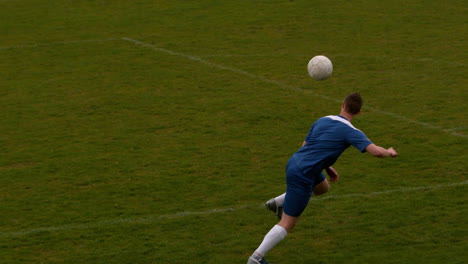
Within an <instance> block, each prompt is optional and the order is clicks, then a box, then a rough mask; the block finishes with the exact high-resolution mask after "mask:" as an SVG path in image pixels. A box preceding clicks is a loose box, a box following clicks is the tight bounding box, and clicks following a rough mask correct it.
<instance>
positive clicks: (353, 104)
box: [344, 93, 362, 115]
mask: <svg viewBox="0 0 468 264" xmlns="http://www.w3.org/2000/svg"><path fill="white" fill-rule="evenodd" d="M344 104H345V110H346V112H348V113H350V114H352V115H357V114H358V113H359V112H361V107H362V97H361V94H360V93H352V94H349V95H348V96H346V98H345V100H344Z"/></svg>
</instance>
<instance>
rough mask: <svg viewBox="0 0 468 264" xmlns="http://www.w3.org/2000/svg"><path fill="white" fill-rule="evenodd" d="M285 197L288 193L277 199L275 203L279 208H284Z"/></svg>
mask: <svg viewBox="0 0 468 264" xmlns="http://www.w3.org/2000/svg"><path fill="white" fill-rule="evenodd" d="M284 197H286V193H283V194H282V195H280V196H278V197H275V202H276V204H277V205H278V206H283V203H284Z"/></svg>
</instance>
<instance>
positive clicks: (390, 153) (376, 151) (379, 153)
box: [366, 144, 398, 158]
mask: <svg viewBox="0 0 468 264" xmlns="http://www.w3.org/2000/svg"><path fill="white" fill-rule="evenodd" d="M366 151H367V152H369V153H370V154H372V156H374V157H378V158H385V157H392V158H394V157H396V156H398V153H397V152H396V151H395V149H393V148H388V149H385V148H382V147H380V146H377V145H375V144H370V145H369V146H367V148H366Z"/></svg>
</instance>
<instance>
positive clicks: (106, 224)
mask: <svg viewBox="0 0 468 264" xmlns="http://www.w3.org/2000/svg"><path fill="white" fill-rule="evenodd" d="M466 184H468V180H465V181H463V182H456V183H448V184H438V185H430V186H418V187H404V188H399V189H393V190H387V191H380V192H371V193H351V194H341V195H328V196H323V197H313V198H312V200H319V201H322V200H331V199H342V198H361V197H375V196H380V195H386V194H392V193H406V192H414V191H421V190H427V191H431V190H437V189H442V188H449V187H456V186H463V185H466ZM263 206H264V205H263V204H250V205H242V206H237V207H228V208H219V209H211V210H206V211H197V212H191V211H184V212H179V213H174V214H166V215H160V216H148V217H143V218H116V219H108V220H101V221H96V222H89V223H84V224H69V225H61V226H49V227H39V228H33V229H25V230H20V231H15V232H2V233H0V237H21V236H26V235H30V234H34V233H40V232H60V231H70V230H84V229H92V228H101V227H106V228H107V227H109V226H113V225H119V224H152V223H157V222H159V221H161V220H164V219H176V218H183V217H187V216H194V215H212V214H219V213H227V212H233V211H239V210H242V209H247V208H261V207H263Z"/></svg>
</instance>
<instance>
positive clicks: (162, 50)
mask: <svg viewBox="0 0 468 264" xmlns="http://www.w3.org/2000/svg"><path fill="white" fill-rule="evenodd" d="M121 39H122V40H125V41H129V42H131V43H134V44H135V45H138V46H141V47H144V48H149V49H152V50H155V51H159V52H163V53H166V54H170V55H174V56H178V57H183V58H186V59H189V60H193V61H197V62H200V63H202V64H205V65H208V66H211V67H213V68H218V69H221V70H227V71H231V72H234V73H238V74H241V75H245V76H247V77H250V78H253V79H257V80H261V81H263V82H266V83H271V84H274V85H276V86H279V87H281V88H286V89H289V90H293V91H297V92H307V93H310V94H312V95H313V96H315V97H319V98H322V99H325V100H328V101H332V102H336V103H341V100H338V99H335V98H332V97H329V96H324V95H321V94H318V93H317V92H315V91H314V92H311V91H307V90H304V89H301V88H297V87H294V86H291V85H287V84H284V83H282V82H278V81H274V80H270V79H267V78H264V77H261V76H258V75H255V74H252V73H250V72H246V71H243V70H239V69H236V68H232V67H227V66H224V65H221V64H217V63H212V62H210V61H207V60H205V59H203V58H200V57H196V56H192V55H187V54H184V53H180V52H175V51H172V50H168V49H163V48H159V47H157V46H155V45H153V44H148V43H145V42H142V41H139V40H135V39H131V38H126V37H123V38H121ZM365 109H369V110H371V111H373V112H376V113H380V114H384V115H388V116H391V117H394V118H396V119H400V120H404V121H406V122H409V123H413V124H417V125H420V126H424V127H427V128H431V129H434V130H438V131H441V132H445V133H448V134H450V135H452V136H457V137H463V138H468V135H465V134H461V133H458V132H455V131H453V130H451V129H445V128H442V127H439V126H435V125H432V124H429V123H426V122H420V121H417V120H413V119H410V118H407V117H405V116H401V115H397V114H394V113H390V112H386V111H382V110H379V109H376V108H372V107H365Z"/></svg>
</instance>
